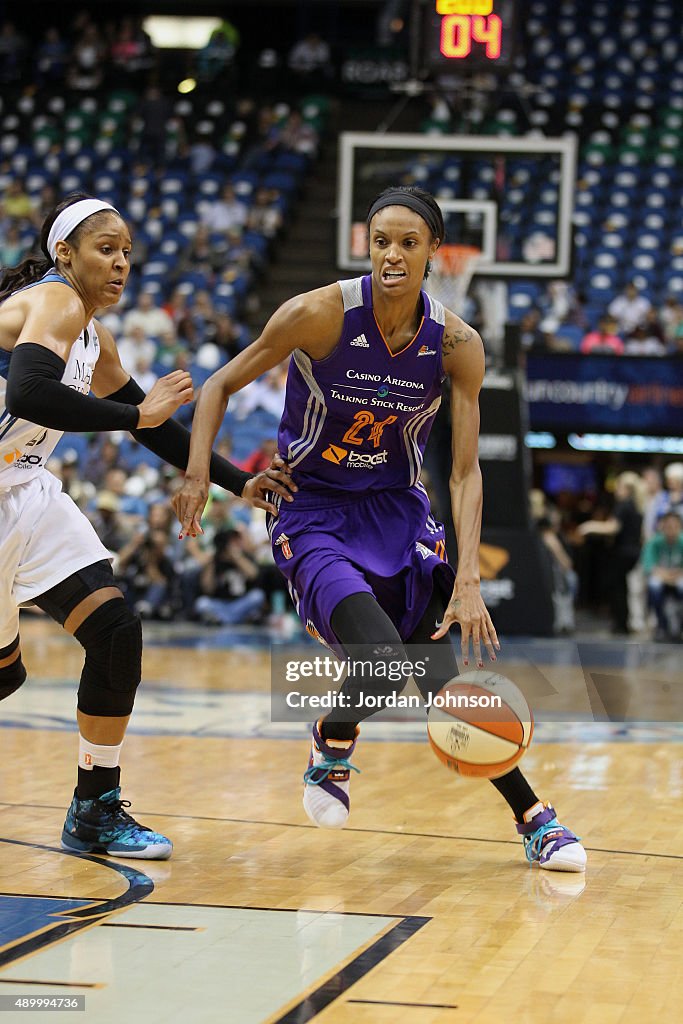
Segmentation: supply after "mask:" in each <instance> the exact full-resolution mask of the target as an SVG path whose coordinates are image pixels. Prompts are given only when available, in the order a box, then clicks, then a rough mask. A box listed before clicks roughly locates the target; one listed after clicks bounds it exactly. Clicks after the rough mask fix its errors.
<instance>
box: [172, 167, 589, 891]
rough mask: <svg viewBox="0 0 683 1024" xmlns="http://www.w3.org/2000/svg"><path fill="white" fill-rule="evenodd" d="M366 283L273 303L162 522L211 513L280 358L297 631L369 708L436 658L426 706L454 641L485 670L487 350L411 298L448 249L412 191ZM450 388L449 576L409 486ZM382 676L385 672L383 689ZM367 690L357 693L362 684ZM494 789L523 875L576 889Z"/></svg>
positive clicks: (333, 793) (575, 850)
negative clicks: (216, 487) (483, 395)
mask: <svg viewBox="0 0 683 1024" xmlns="http://www.w3.org/2000/svg"><path fill="white" fill-rule="evenodd" d="M368 228H369V233H370V256H371V262H372V273H371V274H370V275H368V276H367V277H361V278H357V279H355V280H351V281H340V282H337V283H336V284H332V285H329V286H327V287H325V288H320V289H317V290H315V291H312V292H309V293H306V294H304V295H299V296H296V297H295V298H293V299H291V300H289V301H288V302H286V303H284V305H283V306H281V307H280V309H279V310H277V312H276V313H275V314H274V315H273V317H272V318H271V319H270V321H269V322H268V324H267V325H266V327H265V329H264V331H263V333H262V335H261V336H260V337H259V338H258V339H257V340H256V341H255V342H254V343H253V344H252V345H251V346H249V347H248V348H247V349H246V350H245V351H244V352H242V353H240V355H238V356H237V357H236V358H235V359H234V360H232V362H230V363H229V364H228V365H227V366H225V367H223V368H222V369H220V370H218V371H217V372H216V373H215V374H214V375H213V376H212V377H211V378H210V379H209V380H208V381H207V383H206V384H205V385H204V388H203V389H202V394H201V396H200V399H199V402H198V405H197V411H196V414H195V418H194V424H193V429H192V442H191V446H190V459H189V462H188V469H187V475H186V479H185V484H184V486H183V488H182V490H181V491H180V492H179V493H178V494H177V495H176V497H175V498H174V506H175V509H176V513H177V514H178V518H179V520H180V523H181V526H182V530H183V532H184V533H186V534H190V535H195V534H196V533H197V532H198V530H200V529H201V527H200V525H199V519H200V516H201V512H202V509H203V507H204V504H205V502H206V498H207V495H208V484H209V453H210V451H211V445H212V443H213V440H214V438H215V436H216V434H217V432H218V429H219V426H220V423H221V420H222V418H223V416H224V415H225V410H226V407H227V402H228V398H229V396H230V395H231V394H234V393H235V392H236V391H239V390H240V389H241V388H243V387H245V386H246V385H247V384H248V383H250V381H253V380H254V379H256V378H257V377H259V376H261V374H263V373H265V372H266V371H267V370H269V369H270V368H271V367H273V366H275V365H277V364H278V363H280V362H281V361H282V360H283V359H285V358H286V357H288V356H291V357H292V358H291V361H290V364H289V375H288V378H287V397H286V402H285V411H284V415H283V417H282V421H281V424H280V432H279V439H278V440H279V451H280V453H281V455H282V457H283V458H284V459H285V460H286V461H287V463H288V464H289V467H290V469H291V471H292V475H293V480H294V482H295V484H296V485H297V488H298V490H297V492H296V494H295V495H294V496H293V497H292V496H289V499H288V501H287V502H282V501H280V500H279V499H277V498H276V499H275V500H276V504H277V505H278V511H277V514H276V515H274V516H271V517H270V519H269V532H270V536H271V540H272V544H273V552H274V556H275V560H276V562H277V565H278V566H279V568H280V570H281V571H282V573H283V575H284V576H285V578H286V579H287V581H288V583H289V588H290V593H291V595H292V598H293V600H294V603H295V605H296V608H297V611H298V613H299V615H300V617H301V620H302V622H303V623H304V625H305V626H306V628H307V629H308V631H309V632H310V633H311V634H312V635H314V636H316V637H317V638H318V639H320V640H321V641H322V642H323V643H325V644H327V645H328V646H330V647H332V648H333V649H335V650H340V649H341V651H342V652H344V653H345V654H348V655H349V656H350V657H351V660H353V656H352V654H351V652H353V651H354V650H358V649H359V648H361V649H362V650H363V658H367V657H368V653H367V652H370V655H371V657H372V659H373V668H374V682H373V684H372V685H373V687H374V689H375V691H376V692H377V693H379V692H380V691H382V690H383V692H384V693H387V692H389V691H390V690H392V691H394V692H396V690H400V689H402V687H403V685H405V680H404V681H403V682H402V683H401V684H400V685H399V686H398V687H396V686H395V685H394V686H392V684H390V683H388V682H387V678H388V673H387V671H386V663H387V662H390V661H394V662H395V661H396V660H397V659H398V660H399V661H405V660H407V655H406V651H405V648H404V646H403V645H404V644H411V645H412V644H420V645H425V644H430V645H431V651H430V661H429V676H428V677H424V678H423V679H419V680H418V679H417V678H416V680H415V681H416V683H417V684H418V686H419V688H420V690H421V692H422V694H423V696H424V697H425V699H427V698H428V696H429V695H430V694H435V693H436V692H438V690H439V689H440V688H441V686H442V685H443V684H444V683H445V682H446V681H447V680H448V679H451V678H452V677H453V676H454V675H456V674H457V672H458V668H457V663H456V661H455V656H454V654H453V649H452V647H451V644H450V640H449V637H448V631H449V629H450V627H451V626H452V625H453V624H454V623H458V624H459V625H460V629H461V651H462V658H463V663H464V664H465V665H467V664H468V662H469V655H470V643H471V645H472V649H473V651H474V657H475V659H476V662H477V665H478V666H480V667H481V666H483V660H482V645H483V646H484V647H485V648H486V650H487V651H488V655H489V657H490V658H491V660H492V661H495V660H496V654H495V652H496V649H497V648H498V639H497V637H496V632H495V629H494V627H493V623H492V622H491V618H490V616H489V613H488V611H487V609H486V607H485V605H484V602H483V600H482V597H481V593H480V588H479V538H480V527H481V510H482V484H481V473H480V470H479V463H478V457H477V450H478V436H479V405H478V396H479V390H480V387H481V383H482V379H483V375H484V351H483V346H482V342H481V338H480V337H479V335H478V334H477V333H476V331H474V330H472V328H471V327H468V325H467V324H465V323H464V322H463V321H462V320H461V319H460V318H459V317H458V316H456V315H455V313H452V312H451V311H450V310H447V309H444V307H443V306H442V305H441V303H439V302H437V301H435V300H434V299H432V298H430V296H428V295H427V294H426V293H425V292H424V291H423V290H422V288H421V284H422V280H423V278H424V277H425V275H426V273H428V272H429V261H430V260H431V258H432V257H433V256H434V253H435V252H436V250H437V248H438V246H439V244H440V242H441V241H442V239H443V237H444V224H443V217H442V215H441V211H440V209H439V207H438V204H437V203H436V201H435V199H434V198H433V196H431V195H430V194H429V193H427V192H425V191H423V190H422V189H419V188H414V187H409V188H403V187H401V188H391V189H387V190H386V191H385V192H383V193H382V194H381V195H380V196H379V197H378V198H377V199H376V200H375V202H374V203H373V204H372V206H371V207H370V211H369V214H368ZM444 378H448V380H449V383H450V401H451V413H452V423H453V440H452V453H453V469H452V474H451V480H450V491H451V498H452V511H453V519H454V522H455V527H456V535H457V541H458V567H457V573H455V572H454V571H453V569H452V568H451V567H450V565H449V564H448V562H447V561H446V559H445V544H444V533H443V527H442V526H441V524H440V523H437V522H435V521H434V519H433V518H432V515H431V511H430V507H429V500H428V497H427V494H426V492H425V489H424V487H423V486H422V484H421V483H420V470H421V467H422V458H423V453H424V449H425V445H426V442H427V438H428V435H429V431H430V427H431V425H432V423H433V421H434V417H435V415H436V412H437V409H438V407H439V403H440V399H441V389H442V382H443V380H444ZM382 662H384V663H385V666H384V667H385V670H384V671H382V667H383V666H382V664H381V663H382ZM360 685H361V687H362V688H364V689H365V690H367V689H368V681H367V679H364V680H363V682H362V683H361V684H360ZM341 693H342V694H345V695H346V696H347V698H348V700H347V702H346V705H347V706H345V707H342V706H340V705H339V704H338V705H337V706H335V708H333V710H332V711H331V712H330V713H329V714H328V715H327V716H326V717H325V718H323V719H321V720H320V721H319V722H317V723H316V724H315V725H314V727H313V742H312V751H311V757H310V761H309V767H308V770H307V771H306V773H305V776H304V781H305V785H304V808H305V810H306V813H307V814H308V816H309V818H310V819H311V820H312V821H313V822H314V823H315V824H317V825H320V826H323V827H328V828H339V827H342V826H343V825H344V824H345V823H346V820H347V818H348V814H349V781H350V772H351V770H352V768H353V765H352V764H351V757H352V755H353V752H354V749H355V746H356V742H357V737H358V732H359V728H358V723H359V721H361V720H362V719H363V718H366V717H368V716H369V715H370V714H372V711H370V710H364V709H358V710H354V711H351V712H350V711H349V708H354V709H355V705H356V700H354V696H356V695H357V694H358V682H357V681H355V680H353V679H352V677H351V676H349V678H347V680H346V681H345V683H344V685H343V687H342V690H341ZM493 785H494V786H495V787H496V789H497V790H498V791H499V792H500V793H501V794H502V796H503V797H504V798H505V799H506V800H507V802H508V803H509V805H510V807H511V808H512V811H513V813H514V815H515V821H516V825H517V830H518V832H519V833H520V834H521V835H522V836H523V838H524V844H525V848H526V853H527V858H528V859H529V861H530V862H531V863H533V862H536V863H538V864H539V865H540V866H541V867H542V868H548V869H552V870H560V871H583V870H584V868H585V863H586V854H585V851H584V849H583V847H582V846H581V844H580V842H579V841H578V839H577V837H576V836H575V835H574V834H573V833H572V832H570V830H569V829H568V828H566V827H565V826H563V825H561V824H559V822H558V821H557V818H556V816H555V811H554V810H553V808H552V807H550V806H548V805H544V804H542V803H541V801H540V800H539V799H538V797H537V796H536V794H535V793H534V792H533V790H532V789H531V787H530V786H529V784H528V782H527V781H526V779H525V778H524V776H523V775H522V773H521V771H520V770H519V768H514V769H513V770H512V771H510V772H509V773H508V774H507V775H505V776H503V777H502V778H500V779H495V780H493Z"/></svg>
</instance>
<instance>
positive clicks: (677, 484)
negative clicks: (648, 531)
mask: <svg viewBox="0 0 683 1024" xmlns="http://www.w3.org/2000/svg"><path fill="white" fill-rule="evenodd" d="M664 482H665V485H666V489H665V490H663V491H660V492H659V494H657V495H656V496H655V498H654V500H653V503H652V510H651V513H650V521H651V522H653V523H655V524H656V523H658V522H659V520H660V518H661V517H662V516H663V515H665V514H666V513H667V512H676V513H678V515H679V516H681V518H683V462H670V463H669V465H668V466H667V467H666V468H665V470H664Z"/></svg>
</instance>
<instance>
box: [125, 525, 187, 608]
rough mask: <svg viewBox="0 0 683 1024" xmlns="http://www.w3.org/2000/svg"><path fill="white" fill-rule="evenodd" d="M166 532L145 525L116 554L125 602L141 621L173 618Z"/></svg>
mask: <svg viewBox="0 0 683 1024" xmlns="http://www.w3.org/2000/svg"><path fill="white" fill-rule="evenodd" d="M168 546H169V530H168V528H166V529H164V528H163V527H151V526H150V525H149V523H144V524H143V525H142V526H141V528H140V529H139V530H137V531H136V533H134V534H133V536H132V537H131V539H130V540H129V541H128V543H127V544H126V545H125V546H124V547H123V548H121V550H120V551H119V557H118V560H117V572H118V575H119V576H120V577H121V580H122V583H123V587H122V589H123V592H124V596H125V598H126V600H127V601H128V603H129V604H130V605H131V606H132V607H133V608H134V609H135V611H136V612H137V613H138V615H139V616H140V618H142V619H165V620H168V619H171V618H172V617H173V603H172V587H173V582H174V579H175V573H174V570H173V563H172V561H171V559H170V558H169V555H168V550H167V549H168Z"/></svg>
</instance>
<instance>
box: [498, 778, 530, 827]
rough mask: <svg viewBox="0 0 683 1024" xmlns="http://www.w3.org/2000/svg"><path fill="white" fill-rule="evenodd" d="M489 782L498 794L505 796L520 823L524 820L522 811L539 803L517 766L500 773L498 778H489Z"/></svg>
mask: <svg viewBox="0 0 683 1024" xmlns="http://www.w3.org/2000/svg"><path fill="white" fill-rule="evenodd" d="M491 782H492V783H493V785H494V786H495V787H496V789H497V790H498V792H499V793H500V795H501V796H502V797H505V799H506V800H507V802H508V803H509V805H510V807H511V808H512V813H513V814H514V816H515V818H516V819H517V821H518V822H520V824H521V822H522V821H523V820H524V812H525V811H528V810H529V808H530V807H533V806H534V804H537V803H539V799H538V797H537V796H536V794H535V793H534V791H533V789H532V788H531V786H530V785H529V783H528V782H527V781H526V779H525V778H524V776H523V775H522V773H521V772H520V770H519V768H513V769H512V771H511V772H508V773H507V775H502V776H501V777H500V778H499V779H491Z"/></svg>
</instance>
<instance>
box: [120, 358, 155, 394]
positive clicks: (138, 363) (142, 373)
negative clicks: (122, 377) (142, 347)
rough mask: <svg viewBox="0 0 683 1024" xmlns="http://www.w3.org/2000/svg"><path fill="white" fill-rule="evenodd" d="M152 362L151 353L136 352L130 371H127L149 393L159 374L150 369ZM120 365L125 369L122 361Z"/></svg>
mask: <svg viewBox="0 0 683 1024" xmlns="http://www.w3.org/2000/svg"><path fill="white" fill-rule="evenodd" d="M153 362H154V356H153V355H151V353H149V352H138V353H137V356H136V357H135V358H134V359H133V364H132V369H131V370H129V371H128V372H129V373H130V375H131V377H133V379H134V380H135V381H136V383H137V384H139V385H140V387H141V388H142V390H143V391H145V392H149V391H151V390H152V388H153V387H154V385H155V384H156V382H157V381H158V379H159V374H158V373H155V372H154V370H153V368H152V363H153ZM122 365H124V367H125V364H124V363H123V360H122Z"/></svg>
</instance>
